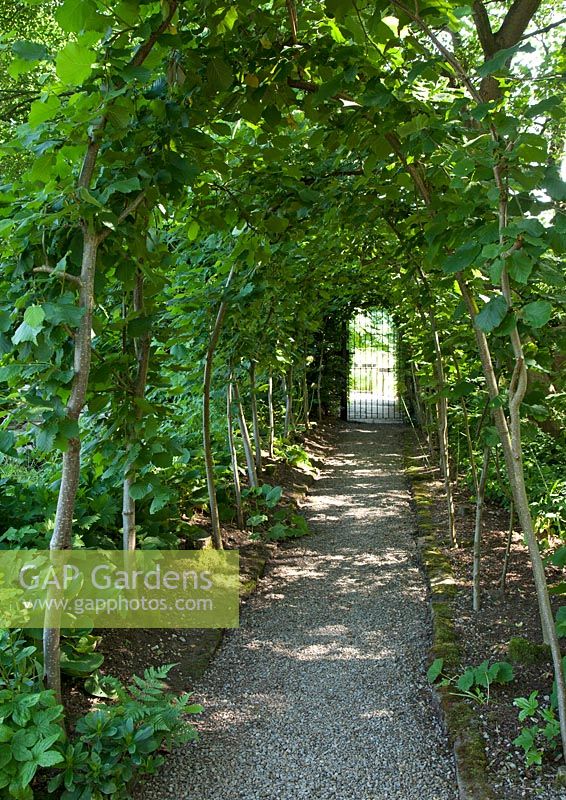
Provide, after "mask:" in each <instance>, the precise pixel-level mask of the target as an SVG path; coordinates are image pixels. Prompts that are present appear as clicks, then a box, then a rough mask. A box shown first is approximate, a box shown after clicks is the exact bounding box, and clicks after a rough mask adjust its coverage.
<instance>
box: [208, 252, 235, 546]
mask: <svg viewBox="0 0 566 800" xmlns="http://www.w3.org/2000/svg"><path fill="white" fill-rule="evenodd" d="M233 275H234V268H232V269H231V270H230V274H229V275H228V278H227V280H226V287H225V288H226V289H227V288H228V287H229V286H230V283H231V281H232V277H233ZM226 309H227V305H226V300H225V299H224V300H222V301H221V302H220V305H219V307H218V313H217V314H216V321H215V323H214V327H213V329H212V333H211V335H210V341H209V343H208V348H207V350H206V357H205V361H204V378H203V384H202V441H203V447H204V465H205V470H206V485H207V488H208V501H209V507H210V522H211V525H212V544H213V545H214V547H215V548H216V550H222V549H223V545H222V532H221V530H220V516H219V514H218V500H217V498H216V483H215V480H214V457H213V454H212V435H211V432H210V386H211V383H212V371H213V368H214V352H215V350H216V345H217V344H218V339H219V338H220V331H221V330H222V324H223V322H224V317H225V316H226Z"/></svg>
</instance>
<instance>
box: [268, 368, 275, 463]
mask: <svg viewBox="0 0 566 800" xmlns="http://www.w3.org/2000/svg"><path fill="white" fill-rule="evenodd" d="M267 411H268V415H269V422H268V425H269V434H268V439H267V453H268V455H269V458H273V457H274V452H273V443H274V439H275V414H274V411H273V375H272V374H271V372H270V373H269V378H268V382H267Z"/></svg>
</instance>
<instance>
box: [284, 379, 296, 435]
mask: <svg viewBox="0 0 566 800" xmlns="http://www.w3.org/2000/svg"><path fill="white" fill-rule="evenodd" d="M283 389H284V391H285V428H284V431H283V435H284V437H285V439H288V438H289V436H290V434H291V431H292V430H293V427H294V420H293V367H289V371H288V372H287V375H286V376H285V377H284V378H283Z"/></svg>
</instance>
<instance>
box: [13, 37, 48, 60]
mask: <svg viewBox="0 0 566 800" xmlns="http://www.w3.org/2000/svg"><path fill="white" fill-rule="evenodd" d="M12 52H13V53H14V55H15V56H17V57H18V58H21V59H22V60H23V61H45V60H46V59H48V58H49V53H48V52H47V49H46V47H45V45H43V44H39V43H38V42H24V41H17V42H14V43H13V44H12Z"/></svg>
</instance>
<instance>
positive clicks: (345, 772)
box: [148, 424, 457, 800]
mask: <svg viewBox="0 0 566 800" xmlns="http://www.w3.org/2000/svg"><path fill="white" fill-rule="evenodd" d="M401 435H403V432H402V430H400V429H399V428H398V427H397V426H395V427H393V426H363V425H358V424H356V425H344V426H342V428H341V432H340V443H339V446H338V449H337V452H336V453H335V454H334V455H333V456H332V457H331V458H329V459H328V460H327V462H326V466H325V470H324V473H323V475H322V477H321V478H320V479H319V480H318V481H317V482H316V485H315V487H314V491H313V493H312V497H311V500H310V503H309V508H308V517H309V524H310V526H311V528H312V530H313V536H311V537H308V538H306V539H303V540H301V541H300V542H298V543H297V544H295V545H293V546H292V547H288V546H287V547H285V548H284V549H283V550H282V551H280V553H279V555H278V557H277V558H276V559H275V560H274V562H273V563H272V565H271V567H270V569H269V572H268V575H267V576H266V579H265V580H264V582H263V584H262V591H260V592H259V593H258V594H256V595H255V596H254V597H253V598H252V600H251V601H250V603H249V606H248V607H247V608H246V609H245V611H244V613H243V615H242V623H241V628H240V629H239V630H236V631H232V632H230V633H229V634H228V635H227V637H226V640H225V644H224V646H223V648H222V650H221V652H220V654H219V656H218V657H217V659H216V660H215V662H214V664H213V666H212V668H211V670H210V671H209V673H208V674H207V676H206V679H205V682H204V685H203V686H202V687H201V688H200V689H199V700H202V702H203V704H204V705H205V708H206V711H205V714H204V715H203V719H202V720H201V722H200V725H199V726H200V728H201V731H202V741H201V742H200V743H199V744H196V745H194V746H191V747H188V748H185V749H184V750H182V751H180V752H178V753H177V754H176V755H175V757H174V760H173V762H172V763H173V768H172V771H171V773H170V775H169V777H167V776H166V777H165V779H164V785H161V787H160V789H161V792H162V793H161V794H160V795H159V797H162V798H164V800H165V799H166V798H173V797H175V798H185V797H186V798H189V797H190V798H192V800H232V798H253V800H276V798H277V800H295V799H296V798H302V797H305V798H306V797H309V798H321V800H327V799H328V798H355V800H412V799H413V798H417V797H418V798H419V800H455V798H456V796H457V795H456V790H455V779H454V773H453V765H452V760H451V758H450V756H449V754H448V750H447V746H446V743H445V742H444V740H443V738H442V735H441V733H440V730H439V727H438V724H437V721H436V719H435V717H434V714H433V711H432V708H431V702H430V695H429V691H428V688H427V686H426V680H425V676H424V657H425V653H426V651H427V647H428V637H429V629H428V613H427V605H426V591H425V587H424V585H423V581H422V578H421V575H420V573H419V570H418V568H417V565H416V559H415V553H414V545H413V539H412V536H411V534H412V533H413V530H414V519H413V516H412V513H411V510H410V504H409V493H408V489H407V486H406V483H405V479H404V476H403V474H402V457H401V452H402V450H401V443H400V436H401ZM181 772H182V774H183V775H184V776H185V777H184V782H183V780H182V779H180V778H179V775H180V773H181ZM168 780H169V781H170V783H168ZM148 797H155V795H148Z"/></svg>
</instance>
